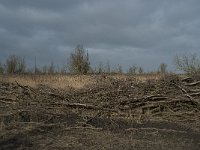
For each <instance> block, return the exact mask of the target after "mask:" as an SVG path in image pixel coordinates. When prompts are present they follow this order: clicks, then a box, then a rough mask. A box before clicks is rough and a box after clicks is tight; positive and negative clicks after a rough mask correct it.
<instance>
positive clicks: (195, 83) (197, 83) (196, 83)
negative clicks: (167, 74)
mask: <svg viewBox="0 0 200 150" xmlns="http://www.w3.org/2000/svg"><path fill="white" fill-rule="evenodd" d="M196 85H200V81H197V82H193V83H189V84H186V86H196Z"/></svg>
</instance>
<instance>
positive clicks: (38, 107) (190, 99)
mask: <svg viewBox="0 0 200 150" xmlns="http://www.w3.org/2000/svg"><path fill="white" fill-rule="evenodd" d="M46 77H47V76H46ZM21 78H22V77H21ZM31 78H33V77H31ZM37 78H39V77H37ZM40 78H41V77H40ZM42 78H45V77H42ZM64 78H65V77H64V76H63V77H62V80H59V78H58V79H57V78H55V77H54V80H53V81H51V80H52V79H49V80H46V82H42V81H40V80H39V79H38V80H37V82H34V86H31V85H30V84H26V82H25V81H24V82H22V81H21V79H20V78H18V77H15V78H12V80H11V79H10V80H8V79H9V77H1V80H0V150H6V149H9V150H15V149H17V150H22V149H23V150H24V149H32V150H35V149H37V150H40V149H41V150H45V149H47V150H51V149H52V150H61V149H63V150H67V149H75V150H76V149H77V150H80V149H81V150H82V149H83V150H84V149H85V150H93V149H94V150H102V149H106V150H107V149H108V150H112V149H113V150H118V149H119V150H121V149H123V150H129V149H130V150H132V149H136V150H145V149H150V150H151V149H152V150H172V149H173V150H199V149H200V80H199V78H194V77H186V76H185V77H180V76H176V75H165V76H162V77H159V78H156V79H155V78H154V79H153V78H146V79H145V80H144V79H142V80H139V79H138V77H135V76H123V77H116V76H112V75H89V76H84V77H69V76H68V77H66V78H67V79H64ZM72 78H73V79H72ZM84 78H85V80H84ZM34 80H35V77H34ZM26 81H27V83H28V81H29V83H30V82H32V81H30V79H29V78H28V79H26ZM38 81H39V82H38ZM69 81H70V82H69ZM48 82H49V83H50V82H54V83H55V84H56V86H55V87H54V86H52V84H47V83H48ZM58 83H59V84H60V87H59V84H58ZM61 83H62V85H61ZM73 83H74V84H76V85H78V86H75V85H73ZM78 83H79V84H78ZM80 83H81V84H80ZM83 83H84V84H83ZM86 83H88V84H86ZM66 84H69V85H66ZM83 85H84V86H83ZM77 87H78V88H77Z"/></svg>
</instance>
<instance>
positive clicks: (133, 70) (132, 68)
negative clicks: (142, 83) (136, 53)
mask: <svg viewBox="0 0 200 150" xmlns="http://www.w3.org/2000/svg"><path fill="white" fill-rule="evenodd" d="M127 73H128V74H136V73H137V66H135V65H133V66H131V67H130V68H129V69H128V72H127Z"/></svg>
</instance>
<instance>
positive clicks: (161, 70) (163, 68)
mask: <svg viewBox="0 0 200 150" xmlns="http://www.w3.org/2000/svg"><path fill="white" fill-rule="evenodd" d="M158 72H159V73H162V74H165V73H167V64H165V63H161V64H160V66H159V69H158Z"/></svg>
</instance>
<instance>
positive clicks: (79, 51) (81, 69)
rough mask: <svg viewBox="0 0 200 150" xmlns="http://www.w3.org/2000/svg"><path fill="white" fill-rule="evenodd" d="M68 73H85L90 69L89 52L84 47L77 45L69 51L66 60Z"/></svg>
mask: <svg viewBox="0 0 200 150" xmlns="http://www.w3.org/2000/svg"><path fill="white" fill-rule="evenodd" d="M68 69H69V71H70V73H78V74H86V73H88V72H89V70H90V62H89V54H88V52H87V53H86V51H85V49H84V48H83V47H82V46H80V45H78V46H77V47H76V48H75V50H74V52H73V53H71V55H70V58H69V61H68Z"/></svg>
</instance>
